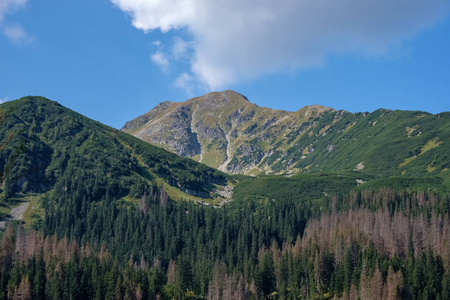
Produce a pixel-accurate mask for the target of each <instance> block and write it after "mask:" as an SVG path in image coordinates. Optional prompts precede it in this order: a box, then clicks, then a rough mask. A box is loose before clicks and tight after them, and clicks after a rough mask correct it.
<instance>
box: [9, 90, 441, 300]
mask: <svg viewBox="0 0 450 300" xmlns="http://www.w3.org/2000/svg"><path fill="white" fill-rule="evenodd" d="M227 93H228V95H229V96H230V97H231V96H232V95H235V96H236V95H237V94H235V93H232V92H227ZM213 95H214V94H213ZM218 95H219V96H220V94H218ZM231 98H232V97H231ZM219 99H221V97H219ZM242 99H243V98H242V97H241V96H239V97H237V98H236V101H238V100H239V101H240V102H239V103H243V104H244V105H248V107H249V108H248V109H249V110H248V111H245V109H244V110H242V111H241V112H242V113H243V114H239V113H238V115H237V116H234V117H233V118H232V121H230V123H231V125H230V126H231V127H232V126H235V129H236V125H233V124H235V123H236V120H237V119H239V116H244V117H245V116H246V114H248V113H249V111H251V110H252V109H254V110H255V112H254V114H255V115H258V118H259V117H261V118H260V119H259V121H260V122H262V124H264V122H266V121H265V120H264V116H268V115H270V116H272V117H273V118H275V117H276V116H277V114H279V115H284V116H287V117H286V118H293V117H289V115H290V114H294V113H289V112H282V111H272V110H270V109H261V110H259V111H258V112H256V110H258V109H259V108H257V107H256V106H255V105H253V104H251V103H249V102H248V101H247V100H245V98H244V99H243V100H242ZM244 100H245V101H247V102H244ZM236 103H237V102H236ZM232 104H233V103H232ZM174 105H177V104H174V103H164V104H162V105H161V106H160V107H159V110H161V111H164V110H167V111H171V107H172V106H174ZM178 105H179V106H182V105H180V104H178ZM200 106H201V103H200ZM230 109H231V111H232V112H234V111H235V110H234V108H233V105H230ZM180 110H181V112H183V109H180ZM304 110H305V111H308V110H309V111H310V113H309V114H313V115H314V116H315V117H314V119H309V117H305V118H307V120H309V121H303V122H304V123H305V122H309V123H311V124H312V125H311V124H310V126H311V129H308V130H309V132H313V133H312V134H311V136H309V134H308V133H307V132H308V131H306V133H305V134H303V135H300V138H299V140H302V139H303V138H304V137H305V135H306V137H310V138H312V139H313V141H315V140H317V141H316V142H315V144H314V148H315V150H314V151H312V150H311V151H310V153H309V154H306V153H305V154H303V153H302V155H304V156H305V158H304V159H303V160H306V159H310V158H309V157H313V156H312V155H315V153H316V151H319V150H317V149H320V147H322V146H321V145H322V144H321V143H325V142H326V141H327V140H322V139H324V138H327V137H330V136H332V135H336V136H335V137H334V138H333V139H331V140H330V141H334V139H339V138H341V136H340V135H339V134H341V133H339V131H338V133H336V132H335V131H336V130H338V129H336V128H335V127H334V126H336V125H335V124H338V123H339V122H341V119H343V120H344V119H345V118H348V120H350V121H351V120H354V121H352V122H355V124H354V125H352V124H353V123H349V124H348V125H346V126H347V127H348V131H346V133H345V134H347V135H348V136H351V137H352V139H350V138H348V139H346V142H347V143H349V141H355V142H354V143H355V144H354V145H353V144H352V143H349V144H350V145H351V146H352V147H353V148H345V147H346V145H344V144H338V143H337V142H336V145H337V146H336V147H334V148H336V149H334V148H333V149H331V151H329V152H328V153H329V154H330V156H328V158H327V157H324V159H323V160H322V161H319V159H320V158H321V157H320V156H316V158H315V159H316V161H317V162H320V164H321V167H323V168H325V167H327V168H328V169H330V170H333V169H338V168H340V167H337V166H339V161H340V160H342V158H341V157H339V156H337V157H335V158H333V159H334V161H335V165H328V161H331V158H332V157H331V154H333V153H339V152H338V151H337V150H339V148H340V147H342V148H345V149H347V150H346V151H347V153H346V155H348V157H352V156H355V155H359V156H360V157H364V161H363V163H362V164H358V165H359V167H357V168H354V167H352V168H351V169H350V170H347V171H323V172H313V171H309V172H307V173H299V174H288V175H286V174H283V175H258V176H254V177H253V176H246V175H232V176H231V175H227V174H225V173H222V172H221V171H218V170H215V169H212V168H210V167H207V166H206V165H203V164H200V163H198V162H195V161H193V160H191V159H187V158H182V157H179V156H177V155H175V154H173V153H169V152H167V151H165V150H163V149H160V148H157V147H155V146H152V145H150V144H148V143H146V142H143V141H141V140H139V139H137V138H135V137H133V136H130V135H128V134H127V133H124V132H121V131H117V130H115V129H112V128H110V127H108V126H105V125H102V124H100V123H98V122H95V121H93V120H90V119H88V118H86V117H83V116H81V115H79V114H77V113H75V112H73V111H71V110H69V109H67V108H64V107H62V106H61V105H59V104H58V103H56V102H53V101H50V100H47V99H45V98H42V97H25V98H22V99H20V100H16V101H13V102H8V103H4V104H2V105H0V170H1V173H0V175H1V177H0V182H1V195H0V196H1V198H0V218H2V217H3V216H4V215H5V214H7V213H8V212H9V211H11V213H10V214H11V215H15V214H20V213H17V211H22V212H23V210H25V211H24V212H23V220H22V221H20V220H17V221H15V220H12V221H8V222H7V224H5V222H0V300H1V299H136V300H137V299H208V300H215V299H280V300H282V299H355V300H356V299H412V300H419V299H450V217H449V216H450V193H449V190H450V189H449V186H450V185H449V182H448V176H446V174H447V171H446V170H445V168H446V164H447V163H448V157H447V156H445V155H447V153H448V151H447V152H446V149H447V148H446V147H447V144H446V143H447V141H448V138H447V139H446V138H445V137H446V132H448V125H447V124H448V121H446V120H447V119H446V118H447V115H446V114H439V115H430V114H424V113H416V112H398V113H397V114H395V112H389V111H382V112H381V113H379V115H377V112H374V113H373V114H366V115H365V116H364V115H363V114H355V115H353V114H349V113H346V112H336V111H333V110H331V109H326V108H323V107H309V108H306V109H304ZM175 111H176V110H175ZM186 111H187V109H184V112H186ZM211 111H213V110H212V108H211ZM312 111H314V112H312ZM160 113H161V112H160V111H153V113H150V114H147V115H146V116H143V117H141V118H140V119H139V120H136V121H135V124H140V125H139V126H142V124H145V123H147V122H148V118H153V116H152V114H153V115H159V114H160ZM186 114H187V115H188V113H186ZM298 114H300V113H298ZM380 114H385V115H384V116H381V115H380ZM304 115H307V114H306V112H304ZM218 116H219V117H221V118H225V119H229V115H228V117H227V114H225V113H223V114H222V115H221V114H218ZM255 118H256V117H254V120H253V121H252V122H256V121H257V120H258V118H256V119H255ZM327 118H328V119H327ZM329 118H333V120H336V121H335V122H334V123H332V122H331V125H330V127H328V129H326V130H323V131H321V130H320V128H323V127H320V126H319V124H327V122H328V121H329ZM352 118H353V119H352ZM357 118H361V120H359V119H357ZM365 118H368V119H369V121H370V122H371V123H370V124H371V126H370V127H368V128H367V124H366V123H364V122H362V120H366V119H365ZM414 118H415V119H414ZM193 119H195V118H193ZM217 119H218V118H217V117H216V116H214V114H212V115H210V119H209V120H210V121H211V122H212V124H218V123H219V121H216V120H217ZM276 119H277V120H279V119H278V118H276ZM205 120H208V119H207V118H205ZM327 120H328V121H327ZM411 120H416V121H417V123H414V124H413V125H412V126H413V127H411V122H412V121H411ZM166 121H168V122H169V121H170V120H169V119H167V120H166ZM375 121H377V124H375V125H374V124H373V123H374V122H375ZM180 122H181V121H180ZM197 122H198V120H197ZM214 122H216V123H214ZM281 122H284V121H281ZM321 122H322V123H321ZM365 122H366V121H365ZM379 122H384V123H385V124H386V125H384V126H382V127H381V128H383V127H384V128H385V129H380V128H378V127H377V125H378V123H379ZM180 124H181V123H178V125H180ZM364 124H366V125H364ZM272 125H273V126H272V129H276V126H277V125H276V121H275V122H274V123H272ZM344 125H345V124H344ZM344 125H342V126H344ZM405 125H407V126H408V127H409V129H407V132H406V135H407V136H409V137H408V138H407V139H406V142H405V141H403V140H402V139H401V138H400V137H401V136H402V134H404V131H405V129H404V126H405ZM258 126H260V125H257V126H256V127H257V128H255V132H256V133H258V132H260V133H259V135H258V136H261V134H262V133H261V132H263V131H264V130H259V131H258V128H260V129H261V127H258ZM305 126H306V125H305ZM414 126H416V127H414ZM427 126H428V127H427ZM131 127H132V126H130V128H131ZM161 127H162V126H161ZM325 127H326V126H325ZM347 127H345V128H347ZM270 128H271V127H268V128H266V132H270ZM338 128H339V127H338ZM311 130H313V131H311ZM370 130H373V133H372V134H373V138H374V139H376V140H377V141H378V142H379V143H380V144H379V145H375V146H376V147H379V149H380V151H381V153H380V154H378V155H379V156H378V158H379V157H383V155H384V156H386V157H389V156H392V160H393V163H389V161H388V158H386V161H382V160H380V161H379V168H375V167H373V166H371V165H370V164H368V163H367V162H369V161H370V160H367V162H366V159H369V158H370V155H369V154H371V155H375V153H373V151H374V149H372V148H371V147H375V146H374V144H370V143H368V144H367V147H365V146H364V144H359V143H358V142H360V141H359V139H363V135H367V134H368V132H370ZM376 130H379V131H380V132H378V131H376ZM383 130H384V131H387V133H386V134H390V135H392V138H391V139H389V138H387V137H386V136H385V135H383V134H384V133H383ZM397 131H399V132H397ZM185 132H186V131H185ZM193 132H194V131H193ZM280 132H281V133H282V131H280ZM315 132H316V134H317V133H318V134H317V135H316V134H315ZM256 133H255V134H256ZM323 133H327V134H326V135H324V134H323ZM192 134H193V137H195V138H198V136H196V135H195V134H194V133H192ZM197 134H198V133H197ZM249 134H250V133H247V135H249ZM395 134H397V135H395ZM237 135H238V137H240V138H243V137H245V136H243V135H242V134H241V133H239V132H238V133H237ZM230 137H231V134H230ZM230 137H227V139H228V140H230ZM293 138H294V141H295V137H293ZM422 138H423V141H422V142H421V143H419V142H418V141H420V139H422ZM235 140H236V139H235ZM369 140H370V139H369ZM363 141H364V139H363ZM382 142H384V144H383V143H382ZM395 142H398V143H400V146H395V147H394V146H392V145H393V143H395ZM241 143H242V144H243V145H245V144H246V143H247V142H246V141H241ZM288 144H289V143H287V142H286V143H285V145H288ZM291 144H294V142H292V143H291ZM416 144H417V145H419V146H417V147H418V151H417V152H413V153H412V155H413V156H408V157H409V159H406V160H402V161H401V162H400V163H398V165H396V164H397V161H396V160H395V159H396V158H395V156H394V155H393V153H391V152H392V151H393V150H392V149H395V150H396V151H400V152H406V153H407V152H408V151H409V150H411V151H412V150H414V148H411V147H410V146H411V145H416ZM255 145H258V144H257V143H255ZM383 145H384V146H385V149H383V148H380V147H382V146H383ZM358 147H361V149H360V148H358ZM399 147H406V148H404V149H402V148H399ZM352 149H353V150H352ZM405 149H407V150H405ZM335 150H336V152H335ZM382 150H386V151H385V152H383V151H382ZM342 151H344V150H342ZM352 151H353V152H352ZM364 151H366V152H368V153H369V154H367V155H366V156H364V155H365V154H364ZM390 151H391V152H390ZM344 154H345V153H344ZM286 155H287V154H286ZM429 155H432V156H431V157H430V156H429ZM430 158H433V163H430V162H428V165H427V167H428V170H425V171H423V169H422V168H423V167H424V161H427V160H429V159H430ZM237 159H238V160H239V159H240V158H239V157H238V158H237ZM327 159H328V161H327ZM401 159H402V157H401V158H400V160H401ZM360 160H361V158H358V159H357V160H356V161H360ZM300 161H302V159H301V160H300ZM317 164H318V165H319V163H317ZM400 165H401V166H400ZM273 166H275V164H273ZM363 166H364V168H363ZM399 166H400V167H401V168H405V170H406V174H404V175H401V174H402V173H400V171H399V170H397V169H399V168H398V167H399ZM410 166H415V167H414V168H412V167H410ZM433 168H435V169H433ZM311 169H312V168H311ZM317 169H319V168H315V170H317ZM374 170H378V171H379V172H378V173H376V172H374ZM302 171H304V170H302ZM369 171H371V172H373V173H371V172H369ZM402 172H403V171H402ZM386 174H388V175H389V174H392V176H390V175H389V176H386ZM414 174H416V175H414ZM231 186H233V190H232V192H233V195H232V196H233V199H234V200H233V201H232V202H230V203H227V204H226V205H223V207H221V208H218V206H215V207H213V206H212V205H210V203H217V202H228V201H226V200H227V199H226V198H223V197H221V196H220V195H226V194H227V193H228V194H229V191H230V188H231ZM169 198H171V199H180V200H183V199H193V200H205V201H207V202H209V203H202V204H204V205H201V203H200V201H169ZM19 204H20V205H19ZM13 206H16V207H14V212H13V211H12V210H11V207H13ZM18 219H20V218H18ZM23 224H24V225H23ZM3 227H4V228H3Z"/></svg>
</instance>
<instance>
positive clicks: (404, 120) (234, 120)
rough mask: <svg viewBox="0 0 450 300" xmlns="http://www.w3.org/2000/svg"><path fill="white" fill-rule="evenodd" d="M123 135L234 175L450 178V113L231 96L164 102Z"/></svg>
mask: <svg viewBox="0 0 450 300" xmlns="http://www.w3.org/2000/svg"><path fill="white" fill-rule="evenodd" d="M122 130H124V131H126V132H129V133H131V134H133V135H135V136H136V137H139V138H141V139H143V140H145V141H147V142H150V143H152V144H155V145H159V146H162V147H164V148H166V149H168V150H170V151H173V152H175V153H177V154H179V155H182V156H188V157H192V158H193V159H196V160H198V161H201V162H203V163H205V164H207V165H209V166H212V167H215V168H219V169H220V170H223V171H226V172H228V173H239V174H253V175H257V174H262V173H266V174H292V173H303V172H321V171H351V170H357V171H358V172H360V173H365V174H378V175H382V176H392V175H395V176H397V175H406V176H423V175H427V174H430V175H443V176H448V172H449V171H448V169H449V166H450V159H449V157H448V153H450V145H449V143H448V141H449V140H450V139H449V138H450V113H440V114H437V115H432V114H429V113H425V112H419V111H391V110H386V109H379V110H377V111H374V112H373V113H355V114H352V113H349V112H346V111H336V110H334V109H331V108H326V107H322V106H317V105H316V106H306V107H304V108H302V109H300V110H298V111H296V112H288V111H281V110H273V109H270V108H265V107H259V106H257V105H255V104H252V103H250V102H249V101H248V100H247V99H246V98H245V97H244V96H242V95H240V94H238V93H235V92H233V91H224V92H219V93H217V92H215V93H210V94H206V95H204V96H202V97H198V98H193V99H190V100H188V101H186V102H182V103H172V102H164V103H161V104H159V105H158V106H156V107H155V108H154V109H153V110H151V111H150V112H148V113H146V114H144V115H142V116H140V117H138V118H136V119H135V120H132V121H130V122H127V123H126V124H125V126H124V127H123V128H122Z"/></svg>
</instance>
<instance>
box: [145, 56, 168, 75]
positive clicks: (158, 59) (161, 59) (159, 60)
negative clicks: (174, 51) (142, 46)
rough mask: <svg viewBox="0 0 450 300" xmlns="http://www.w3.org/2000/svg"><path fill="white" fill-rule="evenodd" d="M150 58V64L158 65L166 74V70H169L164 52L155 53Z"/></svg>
mask: <svg viewBox="0 0 450 300" xmlns="http://www.w3.org/2000/svg"><path fill="white" fill-rule="evenodd" d="M150 58H151V60H152V62H154V63H155V64H156V65H158V66H159V67H160V68H161V69H162V70H163V71H164V72H167V69H168V68H169V60H168V59H167V57H166V54H165V53H164V52H162V51H157V52H156V53H154V54H153V55H152V56H151V57H150Z"/></svg>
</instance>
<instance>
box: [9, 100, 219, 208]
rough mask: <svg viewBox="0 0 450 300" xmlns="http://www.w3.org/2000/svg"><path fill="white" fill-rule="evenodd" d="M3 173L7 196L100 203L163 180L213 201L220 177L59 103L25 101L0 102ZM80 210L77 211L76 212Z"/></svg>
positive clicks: (138, 193)
mask: <svg viewBox="0 0 450 300" xmlns="http://www.w3.org/2000/svg"><path fill="white" fill-rule="evenodd" d="M0 113H1V115H0V116H1V118H0V123H1V124H0V145H1V151H0V175H1V178H0V180H1V182H2V184H3V186H4V190H3V198H4V199H8V198H10V197H11V195H13V194H14V193H26V192H44V191H47V190H49V189H54V191H55V194H56V196H61V195H63V194H65V195H71V197H77V198H78V199H79V200H78V204H77V205H78V206H79V205H81V200H82V199H83V197H85V198H86V200H87V201H88V202H89V201H95V200H100V199H101V198H102V197H104V196H105V195H114V197H115V198H117V197H123V196H126V195H129V194H130V196H132V197H139V196H141V195H142V194H141V193H140V191H142V190H143V188H144V187H145V186H148V183H147V182H148V181H154V179H155V176H158V177H161V178H163V179H164V180H165V181H167V182H168V183H169V184H170V185H173V186H175V187H177V188H179V189H180V190H182V191H184V192H187V193H190V194H194V195H196V196H201V197H204V198H209V197H210V192H211V191H212V189H213V184H219V185H221V184H226V181H227V178H226V175H224V174H223V173H221V172H219V171H216V170H214V169H211V168H208V167H206V166H205V165H202V164H199V163H195V162H194V161H192V160H190V159H184V158H181V157H179V156H176V155H174V154H172V153H169V152H167V151H164V150H162V149H160V148H157V147H154V146H151V145H149V144H147V143H144V142H142V141H140V140H138V139H136V138H134V137H132V136H130V135H128V134H126V133H123V132H120V131H117V130H114V129H112V128H110V127H107V126H105V125H102V124H100V123H98V122H95V121H92V120H89V119H87V118H85V117H83V116H81V115H79V114H77V113H75V112H73V111H70V110H69V109H66V108H64V107H62V106H61V105H59V104H58V103H56V102H52V101H49V100H47V99H45V98H42V97H25V98H22V99H20V100H16V101H12V102H8V103H5V104H2V105H1V111H0ZM79 208H80V207H74V209H75V210H77V211H79Z"/></svg>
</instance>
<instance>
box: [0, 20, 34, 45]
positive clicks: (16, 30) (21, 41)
mask: <svg viewBox="0 0 450 300" xmlns="http://www.w3.org/2000/svg"><path fill="white" fill-rule="evenodd" d="M3 33H4V34H5V35H6V37H7V38H8V39H9V40H10V41H11V42H13V43H14V44H17V45H29V44H31V43H33V41H34V39H33V38H32V37H30V36H29V35H28V33H27V32H26V31H25V30H24V29H23V28H22V26H20V25H17V24H15V25H12V26H5V27H4V28H3Z"/></svg>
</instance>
